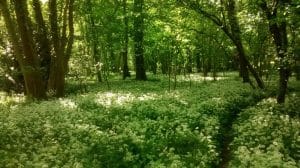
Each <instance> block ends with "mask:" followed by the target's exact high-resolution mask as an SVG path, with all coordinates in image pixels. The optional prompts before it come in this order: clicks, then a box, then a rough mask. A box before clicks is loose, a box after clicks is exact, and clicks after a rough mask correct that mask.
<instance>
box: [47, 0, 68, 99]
mask: <svg viewBox="0 0 300 168" xmlns="http://www.w3.org/2000/svg"><path fill="white" fill-rule="evenodd" d="M48 3H49V21H50V29H51V36H52V39H51V41H52V44H53V48H54V56H53V57H52V59H51V71H50V77H49V81H48V90H49V91H51V92H54V94H55V96H57V97H62V96H64V87H65V76H64V74H65V69H64V55H63V53H64V50H63V49H64V48H63V47H62V46H63V44H64V42H63V40H62V39H61V38H63V37H60V33H59V27H58V16H57V2H56V0H49V2H48ZM62 36H63V35H62Z"/></svg>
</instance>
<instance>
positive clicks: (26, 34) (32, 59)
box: [14, 0, 46, 99]
mask: <svg viewBox="0 0 300 168" xmlns="http://www.w3.org/2000/svg"><path fill="white" fill-rule="evenodd" d="M14 5H15V13H16V18H17V24H18V29H19V33H20V36H21V42H22V47H23V52H24V58H23V60H22V62H21V64H22V67H23V68H22V69H23V75H24V80H25V86H26V94H27V95H28V96H29V97H33V98H37V99H42V98H46V89H45V87H43V84H44V83H43V80H42V75H41V72H40V62H39V58H38V54H37V51H36V46H35V43H34V40H33V30H32V25H31V22H30V20H29V13H28V10H27V3H26V1H25V0H24V1H18V2H17V1H16V0H14Z"/></svg>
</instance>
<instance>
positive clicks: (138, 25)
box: [133, 0, 147, 80]
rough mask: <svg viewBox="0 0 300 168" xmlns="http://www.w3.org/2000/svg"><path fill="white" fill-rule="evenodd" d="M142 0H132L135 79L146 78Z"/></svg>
mask: <svg viewBox="0 0 300 168" xmlns="http://www.w3.org/2000/svg"><path fill="white" fill-rule="evenodd" d="M143 5H144V0H134V2H133V12H134V24H133V27H134V35H133V36H134V37H133V40H134V55H135V69H136V80H146V79H147V77H146V70H145V65H144V45H143V41H144V14H143Z"/></svg>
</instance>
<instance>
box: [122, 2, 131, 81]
mask: <svg viewBox="0 0 300 168" xmlns="http://www.w3.org/2000/svg"><path fill="white" fill-rule="evenodd" d="M123 17H124V18H123V22H124V34H123V37H124V40H123V43H124V44H123V52H122V57H123V79H126V77H130V72H129V68H128V41H129V36H128V33H129V32H128V30H129V25H128V20H129V19H128V12H127V0H123Z"/></svg>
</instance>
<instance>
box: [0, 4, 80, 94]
mask: <svg viewBox="0 0 300 168" xmlns="http://www.w3.org/2000/svg"><path fill="white" fill-rule="evenodd" d="M62 2H65V3H62V4H63V5H64V8H63V12H62V13H61V14H62V15H61V16H62V18H61V19H58V14H57V2H56V0H49V2H48V3H49V13H50V15H49V16H50V17H49V21H50V34H51V40H49V39H48V37H49V33H48V28H47V26H46V25H47V24H46V23H45V21H44V18H43V14H42V7H41V4H40V1H39V0H33V1H32V9H33V13H34V18H35V20H34V21H35V22H34V21H33V19H32V18H31V14H30V13H29V10H28V8H27V7H28V4H27V1H26V0H24V1H20V2H19V1H17V0H14V1H13V2H12V4H11V5H12V7H13V9H14V12H15V17H14V15H11V13H12V12H11V11H10V10H9V8H8V3H7V1H6V0H1V1H0V8H1V11H2V13H3V16H4V20H5V24H6V28H7V32H8V34H9V39H10V41H11V43H12V45H13V49H14V52H15V55H16V59H17V60H18V64H19V66H20V68H21V71H22V74H23V77H24V81H25V87H26V94H27V95H28V96H29V97H33V98H37V99H42V98H46V89H47V88H48V90H50V91H53V92H54V94H55V95H56V96H57V97H61V96H63V95H64V85H65V74H66V72H67V69H68V66H67V65H68V61H69V58H70V55H71V50H72V45H73V36H74V28H73V4H74V0H66V1H62ZM60 20H62V27H61V28H60V26H59V25H60V24H59V21H60ZM15 22H16V23H17V28H15V26H14V23H15ZM34 24H35V25H34ZM33 25H34V26H33ZM19 38H20V41H19ZM52 49H53V51H54V52H53V53H51V50H52Z"/></svg>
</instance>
